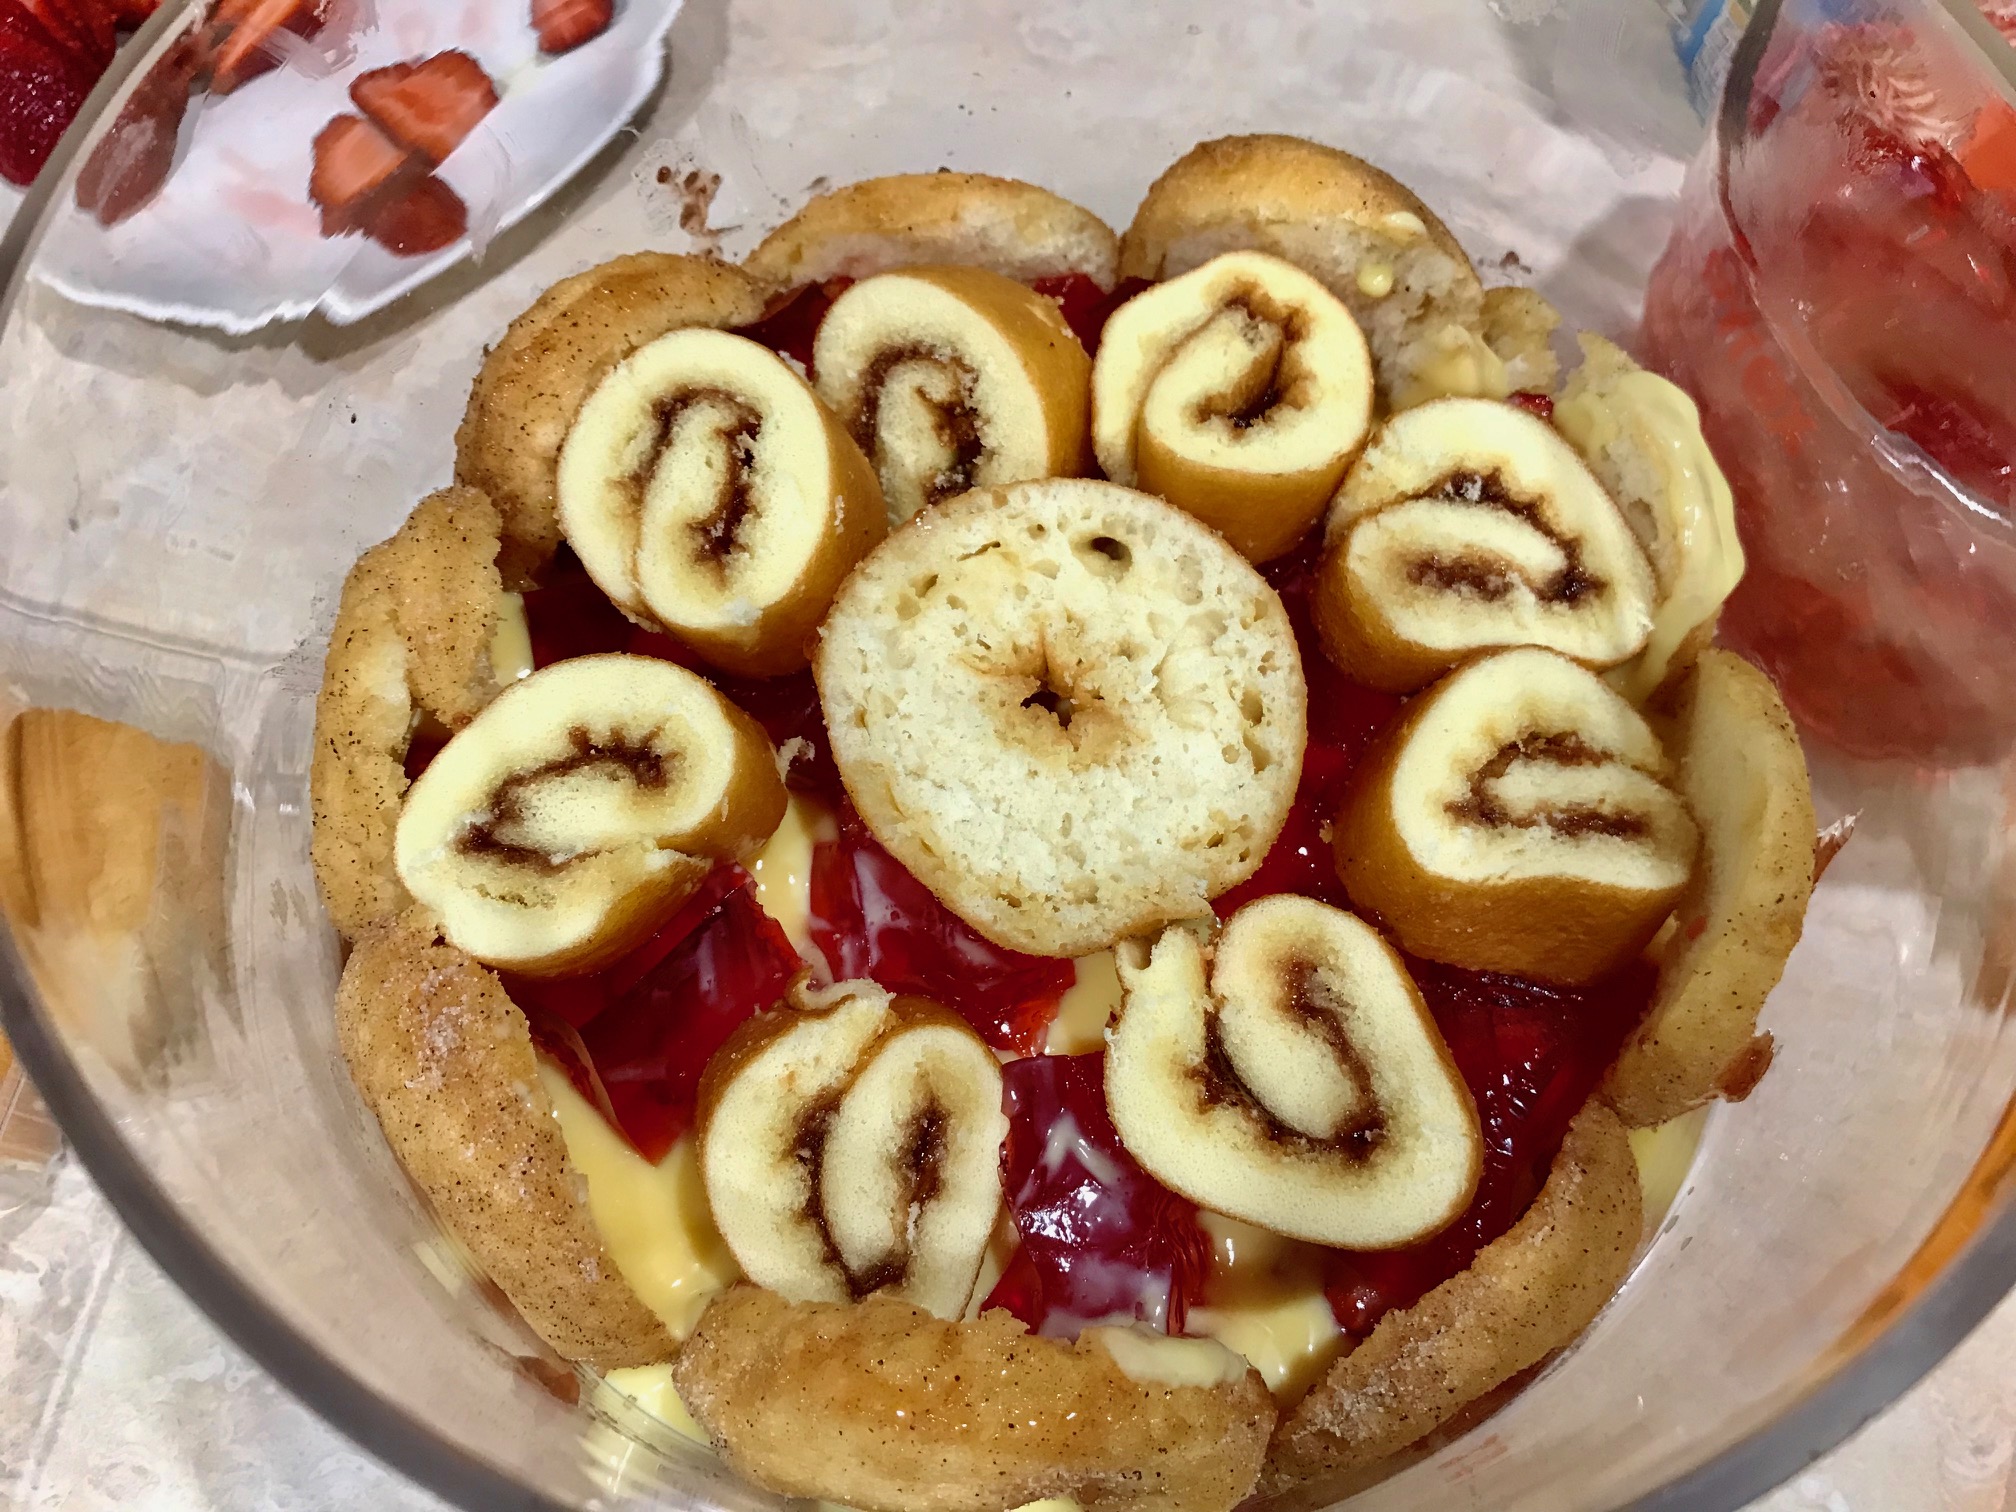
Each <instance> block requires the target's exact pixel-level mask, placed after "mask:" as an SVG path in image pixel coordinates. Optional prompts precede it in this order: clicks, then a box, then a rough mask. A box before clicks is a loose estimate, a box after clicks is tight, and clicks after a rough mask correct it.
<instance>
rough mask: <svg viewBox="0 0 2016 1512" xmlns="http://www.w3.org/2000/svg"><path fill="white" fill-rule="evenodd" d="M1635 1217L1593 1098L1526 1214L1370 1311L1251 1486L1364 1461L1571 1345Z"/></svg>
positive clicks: (1619, 1280) (1291, 1418)
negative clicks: (1364, 1326)
mask: <svg viewBox="0 0 2016 1512" xmlns="http://www.w3.org/2000/svg"><path fill="white" fill-rule="evenodd" d="M1644 1225H1645V1219H1644V1197H1643V1193H1642V1191H1641V1190H1640V1188H1639V1184H1638V1166H1637V1162H1636V1161H1635V1160H1634V1159H1633V1157H1632V1154H1631V1142H1630V1140H1629V1138H1628V1137H1627V1136H1626V1134H1625V1131H1624V1127H1623V1125H1622V1124H1620V1123H1619V1122H1618V1120H1617V1117H1616V1115H1615V1114H1613V1113H1612V1112H1611V1111H1610V1110H1609V1109H1608V1108H1606V1107H1604V1106H1603V1104H1602V1103H1601V1102H1599V1101H1597V1100H1596V1099H1594V1098H1592V1099H1590V1101H1589V1102H1588V1104H1587V1105H1586V1106H1584V1108H1583V1109H1582V1111H1581V1112H1580V1113H1579V1114H1577V1115H1576V1117H1575V1122H1574V1123H1572V1124H1570V1125H1569V1127H1568V1136H1567V1138H1566V1139H1565V1140H1564V1141H1563V1142H1562V1145H1561V1151H1560V1153H1559V1154H1558V1155H1556V1156H1555V1158H1554V1165H1553V1168H1552V1169H1551V1170H1550V1171H1549V1173H1548V1176H1547V1184H1546V1185H1545V1186H1544V1187H1542V1188H1541V1190H1540V1195H1539V1196H1538V1197H1536V1198H1535V1199H1534V1201H1533V1205H1532V1206H1531V1207H1530V1208H1528V1209H1527V1210H1526V1215H1525V1216H1524V1217H1523V1218H1521V1219H1520V1220H1519V1221H1518V1222H1517V1223H1515V1224H1513V1225H1512V1227H1511V1229H1509V1230H1508V1231H1507V1232H1506V1233H1504V1234H1502V1235H1501V1236H1499V1237H1498V1238H1497V1239H1494V1240H1492V1241H1491V1243H1489V1244H1487V1245H1485V1246H1484V1248H1483V1249H1482V1250H1481V1251H1479V1252H1478V1255H1477V1258H1476V1259H1475V1260H1473V1261H1471V1262H1470V1265H1469V1266H1468V1268H1466V1269H1464V1270H1462V1271H1459V1272H1458V1273H1457V1274H1456V1275H1454V1276H1451V1277H1450V1278H1449V1279H1448V1280H1447V1281H1444V1282H1443V1283H1442V1284H1441V1285H1440V1286H1438V1287H1436V1288H1435V1289H1434V1290H1433V1291H1431V1292H1429V1293H1428V1295H1427V1296H1425V1297H1423V1298H1422V1299H1421V1300H1420V1301H1418V1302H1416V1303H1415V1304H1414V1305H1413V1306H1411V1307H1404V1308H1400V1309H1398V1310H1397V1311H1394V1312H1390V1313H1388V1314H1387V1315H1386V1316H1385V1317H1384V1318H1382V1319H1380V1320H1379V1324H1378V1326H1377V1327H1376V1328H1374V1329H1373V1330H1372V1333H1371V1335H1370V1336H1369V1337H1368V1338H1367V1339H1366V1340H1365V1342H1364V1343H1362V1344H1360V1345H1359V1346H1358V1347H1357V1348H1356V1349H1355V1350H1353V1351H1352V1352H1351V1353H1350V1354H1348V1355H1346V1356H1345V1357H1344V1358H1343V1359H1341V1360H1339V1361H1337V1363H1336V1364H1334V1365H1332V1366H1331V1367H1330V1369H1329V1371H1328V1373H1327V1374H1325V1376H1324V1377H1323V1379H1322V1380H1321V1381H1319V1382H1318V1383H1317V1384H1316V1386H1315V1388H1314V1389H1313V1390H1311V1391H1310V1393H1309V1395H1307V1396H1306V1397H1304V1398H1303V1399H1302V1401H1301V1402H1300V1404H1298V1405H1297V1407H1296V1408H1295V1410H1294V1411H1293V1412H1291V1413H1289V1414H1288V1415H1287V1416H1286V1417H1285V1418H1284V1419H1283V1420H1282V1422H1281V1425H1280V1427H1279V1428H1278V1429H1277V1430H1276V1431H1275V1435H1274V1444H1273V1447H1272V1449H1271V1450H1270V1452H1269V1454H1268V1461H1267V1469H1266V1472H1265V1474H1264V1475H1263V1476H1262V1478H1261V1482H1260V1488H1259V1489H1260V1492H1261V1494H1263V1495H1272V1494H1275V1493H1277V1492H1280V1491H1285V1490H1287V1489H1289V1488H1290V1487H1293V1486H1297V1485H1300V1484H1302V1483H1304V1482H1307V1481H1311V1480H1316V1479H1319V1478H1321V1477H1323V1476H1325V1475H1333V1474H1337V1473H1339V1472H1343V1471H1348V1470H1352V1469H1356V1468H1358V1467H1360V1466H1365V1465H1372V1464H1376V1463H1377V1462H1379V1461H1380V1460H1383V1459H1385V1458H1387V1457H1388V1456H1389V1455H1392V1454H1395V1453H1398V1452H1399V1451H1400V1450H1402V1449H1405V1448H1406V1447H1407V1446H1408V1445H1409V1444H1411V1443H1413V1442H1414V1441H1415V1440H1416V1439H1418V1438H1420V1437H1421V1436H1422V1435H1423V1434H1425V1433H1427V1432H1429V1431H1430V1430H1432V1429H1434V1428H1436V1427H1438V1426H1440V1425H1441V1424H1443V1423H1446V1422H1448V1421H1449V1419H1450V1418H1452V1417H1454V1416H1455V1415H1456V1413H1457V1412H1458V1411H1459V1410H1461V1409H1462V1408H1463V1407H1464V1406H1466V1405H1468V1404H1469V1403H1470V1402H1473V1401H1475V1400H1476V1399H1477V1398H1478V1397H1480V1396H1482V1395H1483V1394H1484V1393H1485V1392H1487V1391H1490V1390H1492V1389H1493V1388H1494V1387H1497V1386H1501V1385H1503V1384H1504V1383H1505V1382H1506V1381H1509V1380H1510V1379H1511V1378H1512V1377H1513V1376H1515V1375H1517V1374H1518V1373H1519V1372H1520V1371H1522V1370H1525V1369H1526V1368H1528V1367H1529V1366H1532V1365H1535V1364H1538V1363H1539V1362H1540V1361H1541V1360H1543V1359H1545V1358H1546V1357H1547V1356H1548V1355H1549V1354H1551V1353H1553V1352H1554V1351H1555V1350H1557V1349H1560V1348H1562V1347H1564V1346H1565V1345H1567V1344H1569V1343H1571V1342H1572V1341H1573V1340H1574V1339H1575V1337H1576V1336H1577V1335H1578V1334H1580V1333H1581V1332H1582V1330H1583V1329H1585V1328H1587V1327H1588V1326H1589V1325H1590V1323H1591V1322H1592V1321H1594V1319H1595V1317H1596V1314H1597V1313H1599V1312H1601V1311H1602V1310H1603V1304H1604V1303H1606V1302H1608V1301H1609V1300H1610V1297H1611V1295H1612V1294H1613V1293H1614V1292H1615V1291H1616V1290H1617V1288H1618V1287H1619V1286H1620V1285H1621V1284H1623V1280H1624V1277H1625V1274H1626V1273H1627V1272H1628V1271H1629V1270H1630V1269H1631V1261H1632V1259H1633V1257H1634V1256H1635V1255H1636V1254H1637V1252H1638V1241H1639V1238H1640V1237H1641V1235H1642V1234H1643V1232H1644Z"/></svg>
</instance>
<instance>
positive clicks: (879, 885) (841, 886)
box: [810, 806, 1078, 1055]
mask: <svg viewBox="0 0 2016 1512" xmlns="http://www.w3.org/2000/svg"><path fill="white" fill-rule="evenodd" d="M839 820H840V838H839V839H838V840H822V841H820V842H819V844H818V845H817V846H815V847H814V848H813V851H812V889H811V891H812V898H811V918H810V924H811V928H812V940H813V943H814V944H816V945H817V946H818V947H819V950H820V952H821V954H823V955H824V956H825V957H826V964H827V965H828V966H829V967H830V968H831V969H832V972H833V979H834V980H835V981H836V982H845V981H851V980H854V979H857V978H860V977H867V978H868V979H869V980H870V981H873V982H875V983H877V984H878V985H880V986H883V987H886V988H888V989H889V990H890V991H891V992H914V993H918V994H919V995H921V996H923V997H928V998H930V999H931V1000H932V1001H933V1002H935V1003H942V1004H943V1005H944V1006H945V1007H947V1008H950V1009H951V1010H952V1011H953V1012H954V1013H957V1014H958V1015H960V1016H961V1017H962V1018H964V1019H965V1020H966V1022H967V1023H969V1024H971V1025H972V1026H973V1027H974V1029H975V1030H977V1031H978V1032H979V1034H980V1037H981V1038H982V1039H984V1040H986V1041H987V1043H988V1044H989V1045H991V1046H993V1047H994V1048H995V1049H997V1050H1008V1051H1012V1052H1014V1053H1016V1054H1018V1055H1031V1054H1034V1053H1035V1052H1036V1051H1038V1050H1040V1049H1041V1048H1042V1047H1043V1042H1044V1040H1045V1039H1046V1038H1047V1037H1048V1033H1049V1029H1050V1021H1051V1019H1053V1018H1055V1017H1056V1016H1057V1005H1058V1003H1059V1002H1060V1001H1061V1000H1062V999H1063V996H1064V994H1065V993H1066V992H1068V991H1069V990H1070V988H1071V984H1072V983H1073V982H1075V981H1076V980H1077V979H1078V976H1077V971H1076V969H1075V968H1074V967H1073V966H1072V964H1071V963H1070V962H1069V961H1060V960H1054V959H1051V958H1049V957H1046V956H1032V955H1024V954H1022V952H1020V951H1018V950H1009V949H1007V948H1006V947H1004V946H1000V945H996V944H994V943H993V942H992V941H990V940H987V939H984V938H982V936H981V935H980V934H979V932H978V931H976V930H975V929H974V928H973V927H972V926H971V925H970V924H968V923H967V922H966V921H965V920H964V919H961V918H960V917H959V916H958V915H957V914H955V913H953V912H952V911H951V910H950V909H948V908H947V907H946V906H945V905H944V904H943V903H940V902H939V901H938V900H937V899H936V898H935V897H933V896H932V895H931V892H930V889H928V888H926V887H925V886H924V884H923V883H922V882H919V881H918V880H917V879H916V878H915V877H914V876H912V875H911V874H910V872H909V871H908V870H907V869H906V868H905V867H904V865H903V863H902V862H900V861H898V860H897V859H896V858H895V857H894V856H892V855H890V854H889V852H887V851H886V850H884V849H883V848H882V847H881V845H880V844H879V843H877V841H876V839H875V837H874V836H873V835H871V834H870V833H869V832H868V826H867V825H865V824H863V823H862V822H861V820H860V817H859V816H858V815H856V814H855V812H854V810H853V809H852V808H849V807H846V806H842V807H841V809H840V813H839Z"/></svg>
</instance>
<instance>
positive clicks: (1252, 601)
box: [813, 479, 1307, 955]
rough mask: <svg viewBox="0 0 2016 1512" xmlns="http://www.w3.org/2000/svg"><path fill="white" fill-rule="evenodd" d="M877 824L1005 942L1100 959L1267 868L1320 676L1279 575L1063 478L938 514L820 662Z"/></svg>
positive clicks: (844, 759)
mask: <svg viewBox="0 0 2016 1512" xmlns="http://www.w3.org/2000/svg"><path fill="white" fill-rule="evenodd" d="M813 672H814V674H815V676H816V677H817V679H818V683H819V692H820V699H821V702H822V704H823V705H824V710H825V716H826V725H827V729H828V731H829V733H830V735H831V738H832V743H833V754H834V757H835V759H836V761H837V762H838V764H839V767H840V773H841V776H842V777H843V779H845V781H846V784H847V789H848V793H849V795H850V796H851V797H852V799H853V802H854V805H855V807H856V808H857V809H858V810H859V811H860V814H861V816H862V818H863V819H864V820H865V821H866V822H867V824H868V827H869V829H870V830H871V831H873V833H874V835H875V837H876V839H878V840H880V841H881V842H882V844H883V845H885V846H887V847H888V848H889V850H890V851H891V852H892V853H894V854H895V856H896V857H897V859H898V860H900V861H902V862H903V864H904V865H905V866H907V867H909V869H910V870H911V871H912V872H914V873H915V874H916V875H917V876H918V877H919V879H920V880H922V881H923V882H924V884H925V885H926V886H927V887H929V888H930V889H931V890H932V892H933V893H935V894H936V895H937V896H938V898H939V899H940V900H941V901H942V902H944V903H945V904H946V906H947V907H949V908H950V909H952V911H953V912H955V913H957V914H958V915H959V916H960V917H961V918H963V919H965V920H966V921H967V922H968V923H970V924H971V925H973V927H974V928H976V929H977V930H979V931H980V932H981V933H982V934H984V935H986V936H987V937H988V938H989V939H991V940H993V941H995V942H996V943H998V944H1002V945H1007V946H1010V947H1011V948H1014V949H1017V950H1026V951H1030V952H1033V953H1036V954H1040V955H1083V954H1086V953H1088V952H1090V951H1094V950H1098V949H1100V948H1102V947H1104V946H1106V945H1109V944H1111V943H1112V942H1113V941H1114V940H1115V939H1118V938H1120V937H1121V936H1123V935H1128V934H1133V933H1136V932H1138V931H1141V930H1144V929H1149V928H1152V927H1153V926H1155V925H1157V924H1161V923H1164V922H1167V921H1170V920H1173V919H1181V918H1189V917H1195V916H1196V915H1198V914H1200V913H1202V912H1204V911H1205V909H1206V907H1207V905H1208V903H1209V901H1210V899H1212V898H1213V897H1215V896H1217V895H1218V894H1219V893H1221V892H1224V891H1225V890H1226V889H1228V888H1230V887H1233V886H1235V885H1237V884H1238V883H1239V882H1241V881H1243V880H1245V879H1246V878H1247V877H1248V876H1250V875H1251V874H1252V873H1253V872H1254V871H1255V870H1256V869H1257V868H1258V867H1259V865H1260V863H1261V861H1262V860H1263V859H1264V858H1265V857H1266V854H1267V850H1268V847H1269V846H1271V845H1272V844H1273V842H1274V839H1275V837H1276V835H1278V834H1279V832H1280V829H1281V826H1282V824H1283V822H1284V821H1285V820H1286V818H1287V814H1288V808H1289V805H1290V804H1291V803H1292V802H1293V800H1294V796H1295V785H1296V782H1297V780H1298V778H1299V777H1300V774H1301V768H1302V748H1303V744H1304V740H1305V734H1306V718H1307V692H1306V689H1305V685H1304V683H1303V677H1302V666H1301V660H1300V657H1299V656H1298V654H1297V651H1296V645H1295V636H1294V631H1293V630H1292V629H1291V627H1290V625H1289V623H1288V616H1287V613H1286V611H1285V610H1284V609H1283V608H1282V606H1281V601H1280V599H1279V598H1278V597H1277V596H1276V595H1275V593H1274V591H1273V589H1271V588H1269V587H1268V586H1267V584H1266V582H1265V580H1264V579H1262V578H1261V577H1260V575H1259V574H1258V573H1256V572H1255V571H1254V570H1253V569H1252V568H1251V567H1250V566H1249V565H1248V564H1247V563H1246V562H1245V561H1244V560H1243V559H1242V558H1241V557H1240V556H1239V555H1238V554H1237V553H1236V552H1234V551H1233V550H1232V549H1231V547H1229V546H1228V545H1227V544H1226V543H1225V541H1224V540H1223V538H1221V537H1219V536H1218V535H1216V534H1214V533H1212V532H1211V531H1209V530H1207V529H1206V528H1204V527H1203V526H1202V525H1199V524H1198V523H1197V522H1196V521H1194V520H1193V519H1191V518H1190V517H1189V516H1188V515H1186V514H1184V513H1183V512H1182V511H1180V510H1177V509H1174V508H1172V507H1170V506H1169V505H1167V504H1164V503H1162V502H1161V501H1160V500H1159V499H1153V498H1150V497H1148V496H1147V495H1145V494H1138V493H1135V492H1133V491H1132V490H1130V489H1125V488H1121V487H1118V486H1117V485H1114V484H1110V483H1097V482H1089V481H1083V480H1061V479H1059V480H1051V481H1048V482H1042V483H1027V484H1019V485H1016V486H1013V487H1009V488H1002V489H990V490H980V491H976V492H974V493H970V494H967V495H965V496H964V497H963V498H960V499H957V500H954V501H952V502H950V503H948V504H946V505H943V506H941V507H940V508H939V509H938V510H936V511H932V512H929V513H927V514H925V515H922V516H919V517H918V518H917V519H916V520H914V521H912V522H911V524H910V525H908V526H906V527H905V528H904V529H902V530H900V531H898V532H897V533H896V534H895V535H892V536H891V537H890V538H889V540H888V541H886V542H885V543H884V544H883V545H882V546H881V547H879V548H878V549H877V550H876V551H874V552H873V553H871V554H870V555H869V556H868V557H867V558H866V559H865V560H864V561H863V562H862V564H861V566H860V567H859V568H858V569H856V571H855V573H854V575H853V576H852V577H851V578H849V579H848V581H847V583H846V585H845V586H844V587H843V588H842V589H841V592H840V596H839V598H838V599H837V600H836V601H835V603H834V606H833V611H832V613H831V615H830V616H829V617H828V619H827V622H826V625H825V628H824V631H823V633H822V637H821V642H820V646H819V649H818V652H817V654H816V655H815V657H814V660H813Z"/></svg>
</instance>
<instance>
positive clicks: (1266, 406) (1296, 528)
mask: <svg viewBox="0 0 2016 1512" xmlns="http://www.w3.org/2000/svg"><path fill="white" fill-rule="evenodd" d="M1372 396H1373V385H1372V356H1371V352H1370V350H1369V349H1368V348H1367V347H1366V345H1365V337H1364V335H1363V333H1362V332H1360V331H1359V329H1358V323H1357V322H1356V321H1355V320H1353V319H1352V318H1351V312H1350V311H1349V310H1348V309H1346V308H1345V307H1344V305H1343V304H1342V302H1340V301H1339V300H1338V299H1337V298H1336V297H1335V296H1334V295H1332V294H1331V293H1330V292H1329V291H1328V290H1326V289H1325V288H1324V287H1323V285H1322V284H1321V283H1319V282H1317V280H1316V279H1314V278H1312V277H1310V276H1309V275H1308V274H1307V273H1304V272H1303V271H1302V270H1301V269H1299V268H1297V267H1295V266H1294V265H1293V264H1290V263H1286V262H1283V261H1281V259H1279V258H1277V257H1269V256H1266V255H1265V254H1262V253H1258V252H1228V253H1225V254H1224V255H1222V256H1219V257H1215V258H1213V259H1212V260H1211V261H1210V262H1208V263H1206V264H1204V265H1203V266H1202V267H1200V268H1196V269H1193V270H1192V271H1191V272H1188V273H1185V274H1182V275H1180V276H1178V277H1175V278H1172V279H1170V280H1169V281H1168V282H1167V283H1163V284H1158V285H1157V286H1156V287H1154V288H1152V289H1149V290H1147V291H1145V292H1143V293H1140V294H1137V295H1135V296H1134V298H1132V299H1130V300H1129V301H1128V302H1127V303H1126V304H1124V305H1122V306H1121V307H1120V308H1119V309H1118V310H1116V311H1115V312H1114V313H1113V315H1112V316H1111V318H1110V319H1108V321H1107V322H1106V329H1105V332H1104V334H1103V335H1102V336H1101V338H1100V343H1099V360H1098V364H1097V366H1096V368H1095V369H1094V372H1093V379H1092V431H1093V441H1094V445H1095V446H1096V447H1097V449H1098V454H1099V465H1100V467H1101V469H1102V470H1103V471H1104V472H1105V474H1106V476H1107V477H1109V478H1111V479H1112V480H1113V481H1114V482H1116V483H1125V484H1129V485H1131V486H1136V487H1139V488H1141V489H1143V490H1145V491H1146V492H1148V493H1152V494H1158V495H1160V496H1161V497H1162V498H1164V499H1167V500H1168V501H1169V502H1170V503H1171V504H1174V505H1175V506H1177V508H1179V509H1184V510H1188V511H1189V512H1190V513H1191V514H1194V515H1196V516H1197V517H1198V518H1199V519H1200V520H1202V521H1204V523H1205V524H1207V525H1210V526H1212V527H1213V528H1214V529H1216V530H1217V531H1219V532H1220V533H1221V534H1223V535H1224V537H1225V538H1226V539H1227V540H1228V541H1230V542H1231V543H1232V544H1233V545H1234V546H1236V547H1237V548H1238V549H1239V550H1240V552H1241V553H1243V554H1244V555H1245V556H1246V557H1247V558H1248V559H1249V560H1251V561H1255V562H1264V561H1267V560H1269V559H1270V558H1272V557H1276V556H1279V555H1280V554H1281V553H1282V552H1284V551H1287V550H1288V549H1289V548H1291V547H1292V546H1294V545H1295V544H1296V542H1298V541H1300V540H1301V539H1302V537H1303V536H1304V535H1305V534H1307V533H1308V530H1309V527H1310V526H1311V525H1313V524H1315V523H1316V520H1317V517H1318V516H1319V515H1321V514H1322V512H1323V507H1324V506H1325V505H1326V504H1328V503H1329V502H1330V496H1331V495H1332V494H1333V493H1334V492H1335V491H1336V489H1337V485H1338V483H1339V482H1340V481H1341V480H1342V479H1343V477H1344V470H1345V469H1346V468H1347V467H1349V466H1350V464H1351V460H1352V458H1353V457H1355V456H1357V454H1358V449H1359V448H1360V447H1361V446H1362V445H1364V442H1365V433H1366V431H1367V429H1368V428H1369V427H1370V425H1371V420H1372Z"/></svg>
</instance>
